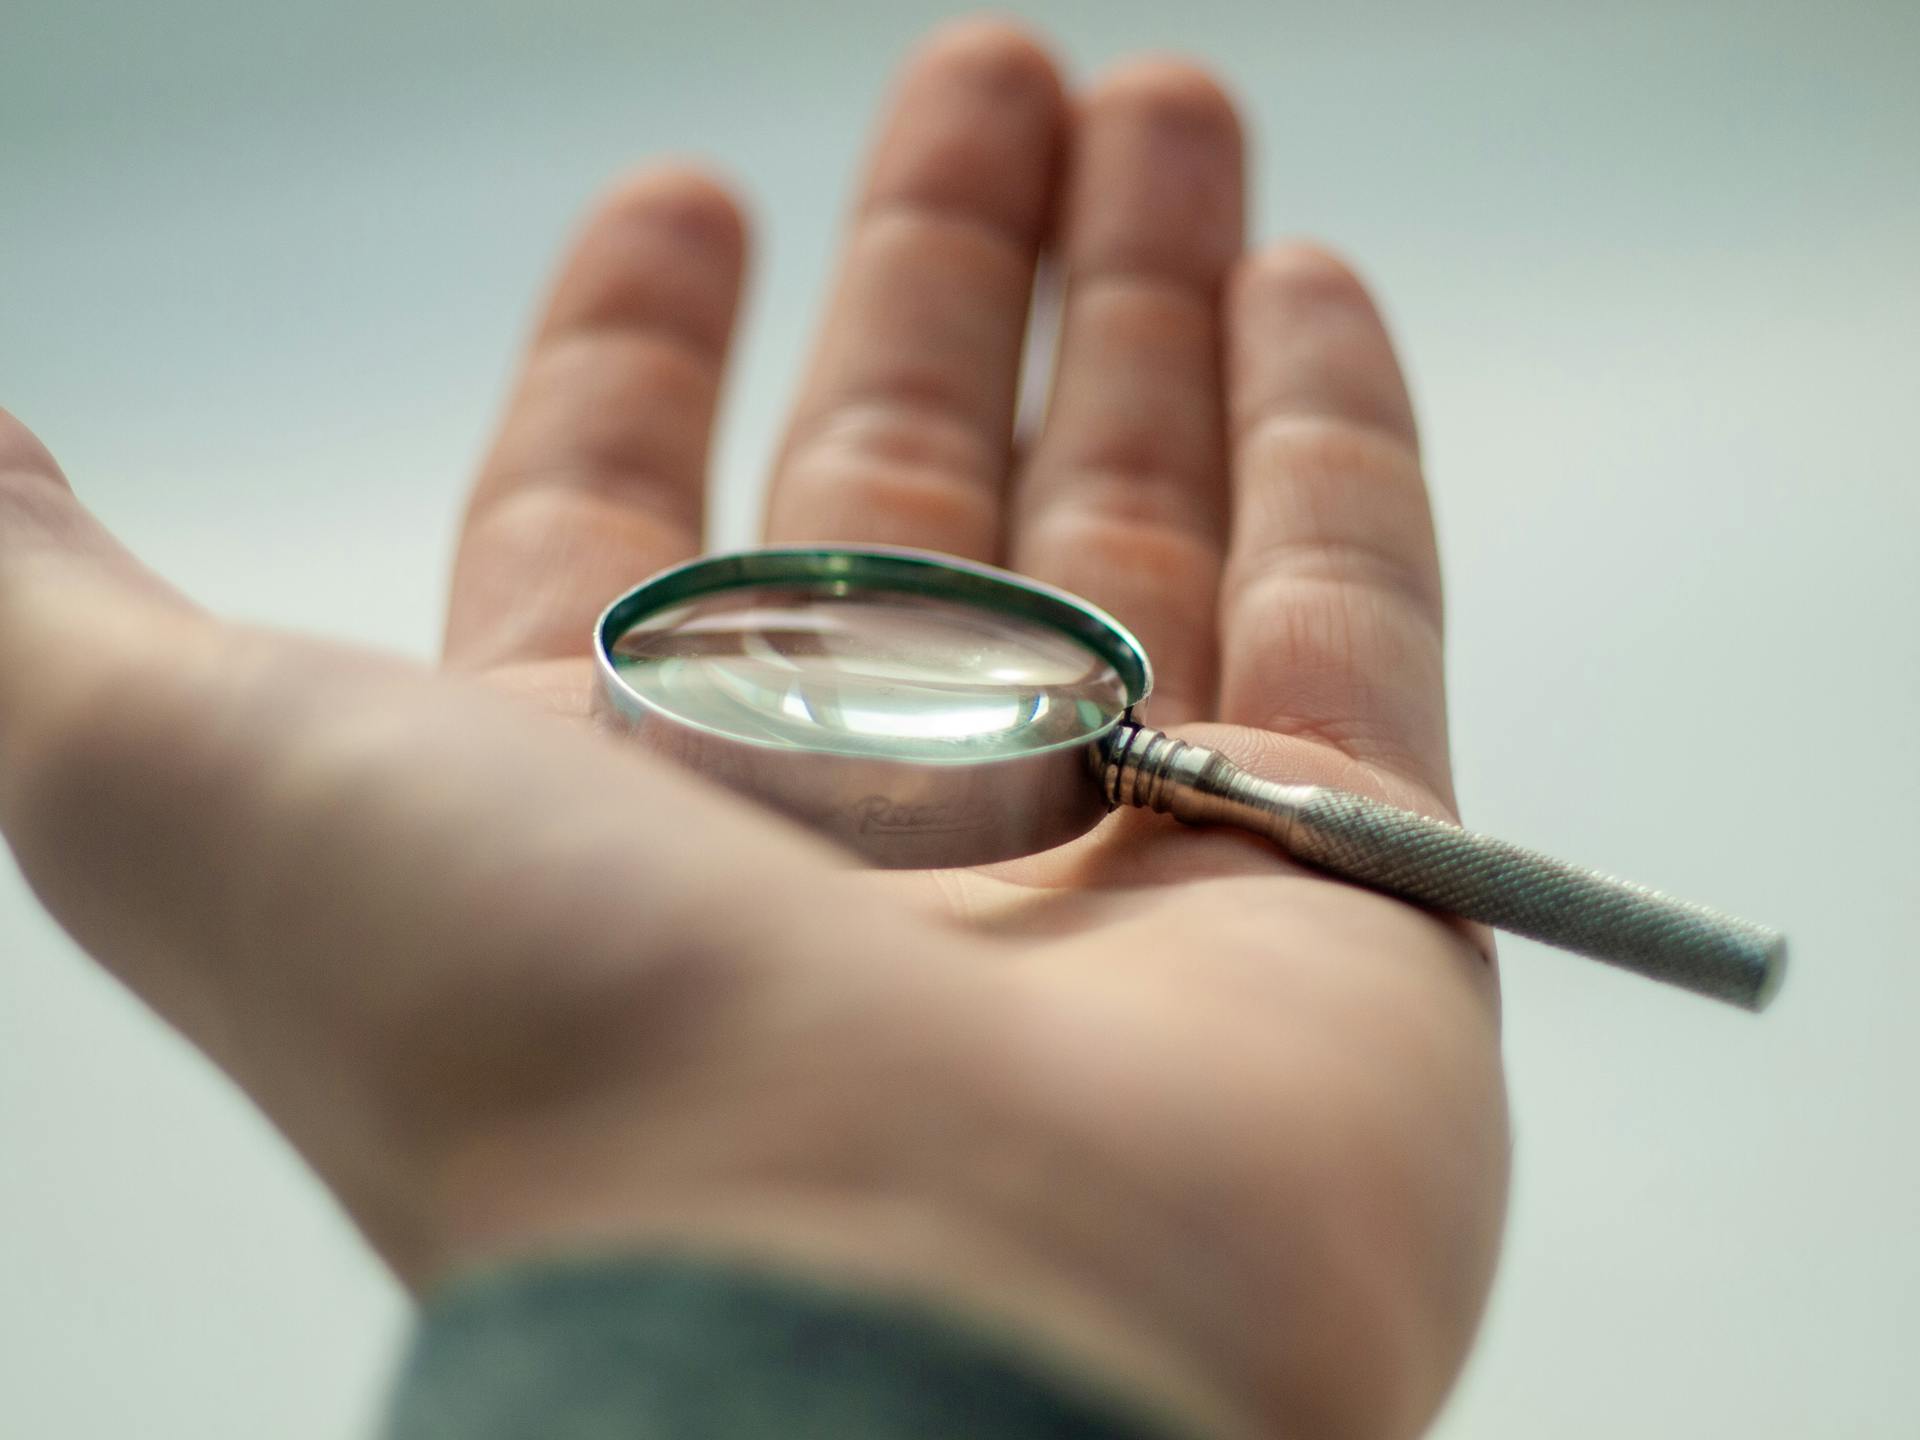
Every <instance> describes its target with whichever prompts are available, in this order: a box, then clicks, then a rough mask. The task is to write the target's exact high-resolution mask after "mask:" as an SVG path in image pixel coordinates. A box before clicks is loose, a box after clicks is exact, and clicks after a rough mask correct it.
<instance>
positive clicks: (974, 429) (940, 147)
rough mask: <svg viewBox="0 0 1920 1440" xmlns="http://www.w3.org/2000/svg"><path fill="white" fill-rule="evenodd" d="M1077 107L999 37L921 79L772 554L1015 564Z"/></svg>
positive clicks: (880, 170) (846, 262)
mask: <svg viewBox="0 0 1920 1440" xmlns="http://www.w3.org/2000/svg"><path fill="white" fill-rule="evenodd" d="M1063 109H1064V101H1063V99H1062V98H1061V93H1060V82H1059V77H1058V76H1057V75H1056V73H1055V71H1054V68H1053V64H1052V62H1051V61H1050V60H1048V58H1047V57H1046V55H1045V54H1044V53H1042V52H1041V51H1040V49H1039V48H1038V47H1037V46H1036V45H1035V44H1034V43H1033V41H1031V40H1029V39H1028V38H1027V37H1026V36H1025V35H1023V34H1022V33H1021V32H1020V31H1018V30H1016V29H1013V28H1012V27H1010V26H1007V25H1003V24H999V23H997V22H981V21H976V22H971V23H968V24H964V25H960V26H956V27H953V28H951V29H949V30H946V31H944V32H942V34H941V35H939V36H938V37H936V38H935V39H934V40H933V41H932V42H930V43H929V44H928V45H927V47H926V48H925V49H924V50H923V51H922V52H921V53H920V55H919V56H917V57H916V58H915V59H914V60H913V61H911V62H910V63H909V64H908V66H907V70H906V74H905V76H904V77H903V79H902V81H901V83H900V89H899V92H898V95H897V98H896V99H895V101H894V104H893V108H892V110H891V113H890V114H889V115H888V117H887V119H886V121H885V123H884V124H883V126H882V128H881V135H880V140H879V143H878V145H877V146H876V148H875V150H874V155H873V159H872V161H871V164H870V166H869V171H868V176H867V181H866V188H865V192H864V194H863V195H862V197H861V199H860V201H859V204H858V206H857V208H856V210H855V214H854V218H853V224H852V228H851V230H850V232H849V234H848V237H847V242H846V251H845V256H844V259H843V262H842V267H841V274H840V280H839V284H838V288H837V290H836V293H835V295H834V298H833V301H832V303H831V305H830V306H829V308H828V312H827V318H826V324H825V326H824V328H823V330H822V332H821V335H820V339H819V342H818V345H817V348H816V350H815V354H814V360H813V366H812V369H811V372H810V373H809V374H808V376H807V379H806V381H805V383H804V384H803V385H802V387H801V394H800V398H799V402H798V403H797V405H796V406H795V409H794V416H793V422H792V425H791V428H790V429H789V431H788V434H787V439H786V442H785V444H784V445H783V447H782V453H781V456H780V459H779V461H778V463H777V464H776V465H775V467H774V478H773V488H772V491H771V493H770V495H769V497H768V506H767V523H766V534H767V539H768V540H769V541H772V542H774V543H781V544H790V543H795V542H805V541H825V542H832V543H839V544H876V543H877V544H893V545H915V546H922V547H925V548H928V549H933V550H944V551H948V552H950V553H953V554H958V555H964V556H968V557H971V558H973V559H978V560H992V559H995V558H996V557H997V555H998V551H999V546H1000V495H1001V489H1002V487H1003V485H1004V482H1005V478H1006V468H1007V452H1008V448H1009V445H1010V443H1011V436H1012V429H1013V412H1014V402H1015V398H1016V393H1017V387H1018V381H1019V365H1020V349H1021V342H1022V340H1023V339H1024V337H1025V334H1026V324H1027V305H1028V301H1029V298H1030V296H1031V293H1032V288H1033V272H1034V264H1035V260H1036V257H1037V255H1038V252H1039V248H1040V243H1041V239H1042V236H1043V234H1044V232H1045V229H1046V221H1047V213H1048V210H1049V207H1050V204H1051V200H1052V189H1053V172H1054V163H1055V151H1056V150H1057V148H1058V145H1059V136H1060V130H1061V126H1062V123H1063Z"/></svg>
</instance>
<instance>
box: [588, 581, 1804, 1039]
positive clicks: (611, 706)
mask: <svg viewBox="0 0 1920 1440" xmlns="http://www.w3.org/2000/svg"><path fill="white" fill-rule="evenodd" d="M595 654H596V666H597V670H598V683H597V685H596V687H595V705H596V709H597V711H598V713H599V715H600V716H601V717H602V718H603V719H604V720H605V721H606V722H608V723H609V724H611V725H612V726H613V727H614V728H616V729H620V730H624V731H627V732H630V733H631V734H632V735H633V736H634V737H636V738H637V739H638V740H640V741H641V742H642V743H644V744H646V745H647V746H648V747H649V748H651V749H653V750H655V751H657V752H659V753H661V754H663V755H667V756H669V757H671V758H673V759H674V760H676V761H678V762H680V763H681V764H684V765H686V766H688V767H689V768H691V769H694V770H696V771H698V772H700V773H701V774H704V775H706V776H708V777H710V778H712V779H715V780H718V781H720V782H722V783H724V784H726V785H729V786H731V787H732V788H734V789H736V790H739V791H742V792H744V793H746V794H748V795H751V796H753V797H755V798H757V799H759V800H761V801H763V802H764V803H766V804H768V805H771V806H773V807H774V808H776V809H778V810H781V811H784V812H785V813H786V814H788V815H791V816H793V817H794V818H796V819H798V820H800V821H802V822H803V823H805V824H807V825H809V826H811V827H813V828H814V829H816V830H819V831H821V832H823V833H825V834H827V835H830V836H832V837H833V838H835V839H836V840H838V841H839V842H840V843H841V844H843V845H844V846H846V847H847V848H849V849H851V850H853V851H854V852H856V853H857V854H859V855H860V856H862V857H863V858H864V859H866V860H867V861H868V862H870V863H871V864H874V865H878V866H884V867H898V868H922V867H936V866H950V865H980V864H986V863H988V862H991V861H995V860H1006V859H1011V858H1014V857H1016V856H1021V855H1030V854H1034V853H1036V852H1038V851H1041V850H1046V849H1050V848H1052V847H1053V846H1055V845H1059V844H1063V843H1065V842H1066V841H1068V840H1071V839H1073V838H1074V837H1076V836H1078V835H1081V834H1084V833H1085V832H1086V831H1088V830H1090V829H1091V828H1092V827H1093V826H1094V825H1095V824H1096V823H1098V821H1099V820H1100V819H1101V818H1102V817H1103V816H1104V815H1106V814H1107V813H1108V812H1109V811H1111V810H1113V809H1116V808H1118V807H1119V806H1122V805H1132V806H1142V807H1145V808H1147V809H1151V810H1156V811H1161V812H1164V813H1167V814H1170V815H1172V816H1174V817H1175V818H1176V819H1179V820H1183V821H1186V822H1188V823H1190V824H1196V825H1233V826H1237V827H1239V828H1241V829H1245V830H1250V831H1253V832H1254V833H1256V834H1259V835H1262V836H1264V837H1266V838H1267V839H1269V840H1271V841H1273V842H1274V843H1275V844H1277V845H1278V846H1279V847H1280V848H1281V849H1282V850H1284V851H1285V852H1286V853H1287V854H1288V855H1290V856H1292V857H1293V858H1295V859H1297V860H1300V861H1302V862H1304V863H1306V864H1309V865H1312V866H1315V867H1317V868H1319V869H1321V870H1324V871H1325V872H1327V873H1328V874H1330V875H1333V876H1336V877H1338V878H1340V879H1343V880H1348V881H1353V882H1355V883H1358V884H1362V885H1366V886H1369V887H1371V888H1373V889H1375V890H1380V891H1383V892H1385V893H1387V894H1390V895H1394V896H1397V897H1398V898H1400V899H1403V900H1408V901H1411V902H1413V903H1415V904H1417V905H1421V906H1424V907H1426V908H1428V909H1431V910H1436V911H1439V912H1441V913H1444V914H1450V915H1458V916H1462V917H1464V918H1467V919H1470V920H1478V921H1481V922H1483V923H1485V924H1489V925H1492V926H1494V927H1496V928H1498V929H1502V930H1510V931H1512V932H1514V933H1515V934H1519V935H1525V936H1528V937H1530V938H1532V939H1536V940H1540V941H1544V942H1545V943H1547V944H1550V945H1555V946H1559V947H1560V948H1562V949H1567V950H1572V951H1574V952H1576V953H1579V954H1583V955H1589V956H1592V957H1594V958H1596V959H1600V960H1606V961H1609V962H1611V963H1613V964H1615V965H1619V966H1622V967H1624V968H1626V969H1629V970H1633V971H1636V972H1637V973H1639V974H1642V975H1646V976H1649V977H1651V978H1654V979H1658V980H1664V981H1668V982H1670V983H1672V984H1676V985H1680V986H1683V987H1685V988H1686V989H1689V990H1693V991H1696V992H1697V993H1699V994H1703V995H1707V996H1711V997H1713V998H1715V999H1719V1000H1725V1001H1729V1002H1731V1003H1733V1004H1736V1005H1740V1006H1743V1007H1745V1008H1747V1009H1751V1010H1760V1009H1762V1008H1764V1007H1765V1006H1766V1004H1767V1003H1768V1001H1770V1000H1771V999H1772V998H1773V995H1774V993H1775V992H1776V991H1777V990H1778V989H1779V986H1780V982H1781V979H1782V977H1783V975H1784V972H1785V969H1786V940H1785V937H1784V936H1782V935H1781V934H1780V933H1779V932H1778V931H1775V930H1771V929H1768V928H1767V927H1765V926H1760V925H1754V924H1751V923H1749V922H1747V921H1743V920H1739V919H1736V918H1734V917H1733V916H1730V915H1725V914H1722V913H1720V912H1718V911H1715V910H1710V909H1708V908H1707V907H1705V906H1702V905H1695V904H1691V903H1689V902H1686V901H1682V900H1676V899H1673V898H1672V897H1670V896H1666V895H1661V894H1659V893H1657V892H1656V891H1653V890H1649V889H1646V888H1645V887H1643V886H1639V885H1634V884H1630V883H1628V882H1626V881H1622V880H1617V879H1614V878H1612V877H1611V876H1606V875H1601V874H1598V873H1596V872H1594V871H1590V870H1585V869H1582V868H1580V867H1578V866H1574V865H1569V864H1566V863H1565V862H1563V861H1559V860H1553V859H1550V858H1548V857H1547V856H1545V855H1541V854H1537V853H1535V852H1534V851H1531V850H1526V849H1523V848H1521V847H1519V846H1517V845H1510V844H1507V843H1506V842H1504V841H1500V840H1495V839H1492V838H1490V837H1487V836H1484V835H1477V834H1474V833H1472V832H1470V831H1466V830H1463V829H1461V828H1460V827H1458V826H1455V825H1450V824H1447V823H1446V822H1444V821H1440V820H1435V819H1432V818H1430V817H1427V816H1423V815H1418V814H1415V813H1413V812H1412V811H1408V810H1401V809H1398V808H1396V807H1394V806H1391V805H1385V804H1382V803H1380V802H1379V801H1376V800H1370V799H1367V798H1365V797H1364V796H1360V795H1354V794H1350V793H1347V792H1345V791H1340V790H1334V789H1330V788H1328V787H1325V786H1319V785H1288V784H1281V783H1278V782H1274V781H1270V780H1263V779H1261V778H1259V777H1258V776H1255V775H1251V774H1249V773H1248V772H1246V771H1245V770H1242V769H1241V768H1240V767H1238V766H1237V765H1235V764H1234V763H1233V762H1232V761H1230V760H1228V759H1227V758H1226V757H1225V756H1223V755H1221V754H1220V753H1219V752H1217V751H1214V750H1210V749H1208V748H1206V747H1204V746H1199V745H1193V744H1189V743H1186V742H1184V741H1181V740H1177V739H1174V738H1173V737H1171V736H1168V735H1166V734H1163V733H1161V732H1160V731H1157V730H1153V729H1151V728H1149V727H1147V726H1146V725H1144V724H1143V723H1141V720H1140V718H1139V712H1140V710H1141V707H1142V706H1143V705H1144V704H1145V702H1146V699H1147V696H1148V694H1149V693H1150V692H1151V690H1152V689H1153V670H1152V666H1151V665H1150V664H1149V662H1148V659H1147V654H1146V651H1145V650H1144V649H1143V648H1142V647H1141V645H1140V642H1139V641H1138V640H1137V639H1135V638H1134V636H1133V635H1132V634H1131V633H1129V632H1128V630H1127V629H1126V627H1125V626H1123V625H1121V624H1120V622H1119V621H1117V620H1115V619H1114V618H1113V617H1112V616H1111V615H1108V614H1107V613H1106V612H1105V611H1103V610H1100V609H1098V608H1097V607H1095V606H1093V605H1090V604H1088V603H1087V602H1086V601H1084V600H1082V599H1080V598H1078V597H1077V596H1074V595H1070V594H1068V593H1067V592H1065V591H1063V590H1057V589H1055V588H1053V587H1052V586H1048V585H1043V584H1040V583H1039V582H1037V581H1034V580H1029V579H1027V578H1026V577H1025V576H1020V575H1014V574H1012V573H1010V572H1008V571H1004V570H997V569H994V568H993V567H991V566H987V565H977V564H973V563H971V562H969V561H964V560H957V559H954V558H952V557H951V556H946V555H937V554H933V553H931V552H926V551H916V550H904V549H892V548H882V547H870V548H869V547H862V548H857V549H855V548H831V549H827V548H820V549H801V548H795V549H768V550H751V551H742V552H738V553H735V554H724V555H712V556H707V557H705V558H703V559H700V560H695V561H691V562H689V563H688V564H685V565H680V566H676V567H675V568H673V569H670V570H666V571H663V572H662V573H661V574H658V575H656V576H654V577H653V578H652V579H650V580H648V581H646V582H645V583H644V584H642V585H640V586H638V587H637V588H635V589H633V590H631V591H629V592H628V593H627V594H625V595H623V596H621V597H620V598H619V599H618V600H616V601H614V603H613V604H612V605H611V606H609V607H608V609H607V610H606V612H605V613H604V614H603V615H602V616H601V617H600V621H599V624H598V626H597V627H596V630H595Z"/></svg>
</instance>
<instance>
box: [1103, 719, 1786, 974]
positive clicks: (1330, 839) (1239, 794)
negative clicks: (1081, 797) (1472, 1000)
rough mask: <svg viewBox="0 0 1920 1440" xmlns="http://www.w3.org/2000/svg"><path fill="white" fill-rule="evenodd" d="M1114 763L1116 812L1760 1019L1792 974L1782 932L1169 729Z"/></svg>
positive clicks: (1122, 734) (1138, 740) (1127, 728)
mask: <svg viewBox="0 0 1920 1440" xmlns="http://www.w3.org/2000/svg"><path fill="white" fill-rule="evenodd" d="M1105 762H1106V763H1105V773H1104V776H1103V782H1104V784H1105V786H1106V791H1107V799H1108V800H1109V801H1110V802H1111V803H1113V804H1115V805H1138V806H1142V807H1144V808H1146V809H1150V810H1157V811H1161V812H1163V813H1166V814H1169V815H1172V816H1174V817H1175V818H1176V819H1179V820H1183V821H1186V822H1187V823H1189V824H1195V825H1234V826H1238V827H1239V828H1241V829H1243V830H1251V831H1253V832H1255V833H1256V834H1260V835H1264V836H1266V837H1267V838H1269V839H1271V840H1272V841H1273V842H1274V843H1275V844H1277V845H1279V846H1280V848H1281V849H1282V850H1285V851H1286V852H1287V854H1289V855H1291V856H1292V857H1294V858H1295V859H1297V860H1301V861H1304V862H1306V863H1307V864H1310V865H1313V866H1315V867H1317V868H1319V869H1321V870H1325V871H1326V872H1327V873H1328V874H1330V875H1335V876H1338V877H1339V878H1340V879H1342V880H1351V881H1355V882H1357V883H1359V884H1362V885H1366V886H1369V887H1370V888H1372V889H1375V890H1380V891H1383V892H1385V893H1386V894H1388V895H1393V896H1397V897H1399V898H1400V899H1402V900H1410V901H1412V902H1414V903H1415V904H1417V905H1422V906H1425V907H1426V908H1428V909H1430V910H1438V911H1442V912H1444V913H1446V914H1449V915H1459V916H1462V917H1464V918H1466V919H1469V920H1478V921H1480V922H1482V923H1483V924H1487V925H1491V926H1493V927H1495V928H1496V929H1500V930H1510V931H1512V932H1513V933H1514V934H1516V935H1525V936H1527V937H1528V938H1530V939H1534V940H1540V941H1543V942H1545V943H1546V944H1549V945H1554V946H1558V947H1559V948H1561V949H1563V950H1572V951H1574V952H1575V953H1577V954H1581V955H1588V956H1592V957H1593V958H1594V959H1596V960H1605V961H1607V962H1609V963H1610V964H1614V965H1618V966H1621V967H1622V968H1624V969H1627V970H1632V971H1634V972H1636V973H1637V974H1641V975H1645V976H1647V977H1649V978H1650V979H1654V980H1664V981H1666V982H1667V983H1669V984H1673V985H1679V986H1682V987H1684V988H1686V989H1688V990H1692V991H1695V992H1696V993H1698V994H1701V995H1707V996H1711V997H1712V998H1713V999H1716V1000H1725V1001H1728V1002H1730V1003H1732V1004H1735V1005H1739V1006H1742V1007H1744V1008H1746V1009H1748V1010H1761V1009H1764V1008H1765V1007H1766V1005H1767V1003H1768V1002H1769V1001H1770V1000H1772V998H1773V996H1774V994H1775V992H1776V991H1778V990H1779V988H1780V982H1781V979H1782V978H1783V976H1784V975H1785V973H1786V966H1787V942H1786V937H1785V936H1784V935H1782V934H1781V933H1780V932H1779V931H1777V930H1771V929H1768V928H1767V927H1766V926H1764V925H1755V924H1752V923H1750V922H1748V921H1745V920H1739V919H1736V918H1735V917H1733V916H1731V915H1726V914H1722V913H1721V912H1720V911H1717V910H1711V909H1708V908H1707V907H1706V906H1704V905H1695V904H1692V903H1690V902H1688V901H1685V900H1676V899H1674V898H1673V897H1671V896H1668V895H1662V894H1660V893H1659V892H1658V891H1655V890H1649V889H1647V888H1646V887H1645V886H1642V885H1635V884H1632V883H1630V882H1628V881H1625V880H1617V879H1615V878H1613V877H1612V876H1610V875H1602V874H1600V873H1599V872H1597V871H1593V870H1587V869H1583V868H1581V867H1580V866H1577V865H1569V864H1567V863H1566V862H1565V861H1563V860H1554V859H1552V858H1550V857H1548V856H1546V855H1542V854H1539V853H1538V852H1536V851H1533V850H1527V849H1524V848H1522V847H1521V846H1518V845H1511V844H1508V843H1507V842H1506V841H1504V840H1495V839H1493V838H1491V837H1490V836H1486V835H1476V834H1474V833H1472V832H1471V831H1468V830H1463V829H1461V828H1460V827H1459V826H1457V825H1450V824H1448V823H1447V822H1446V821H1444V820H1435V819H1432V818H1430V817H1428V816H1425V815H1417V814H1415V813H1414V812H1413V811H1411V810H1401V809H1399V808H1397V807H1396V806H1392V805H1383V804H1381V803H1380V802H1379V801H1377V800H1369V799H1366V798H1365V797H1363V796H1360V795H1353V794H1349V793H1348V792H1346V791H1343V790H1333V789H1329V788H1327V787H1325V786H1322V785H1282V784H1278V783H1276V782H1274V781H1271V780H1262V779H1260V778H1259V777H1258V776H1254V775H1250V774H1248V773H1247V772H1246V771H1245V770H1242V769H1241V768H1240V767H1239V766H1237V765H1235V764H1234V763H1233V762H1232V761H1231V760H1229V759H1227V758H1226V756H1224V755H1222V754H1220V753H1219V752H1218V751H1215V750H1209V749H1207V748H1206V747H1204V746H1200V745H1190V744H1188V743H1186V742H1185V741H1181V740H1175V739H1174V738H1172V737H1171V736H1169V735H1165V734H1162V733H1161V732H1160V731H1157V730H1149V729H1146V728H1144V727H1141V726H1137V725H1132V724H1122V725H1121V726H1120V727H1118V729H1116V730H1115V731H1114V732H1113V733H1112V734H1111V735H1110V736H1109V737H1108V739H1107V741H1106V749H1105Z"/></svg>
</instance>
